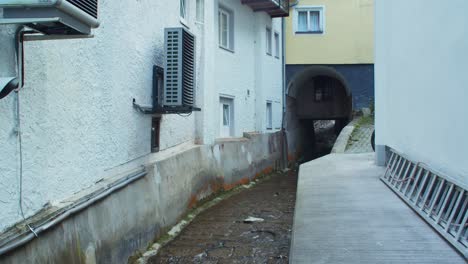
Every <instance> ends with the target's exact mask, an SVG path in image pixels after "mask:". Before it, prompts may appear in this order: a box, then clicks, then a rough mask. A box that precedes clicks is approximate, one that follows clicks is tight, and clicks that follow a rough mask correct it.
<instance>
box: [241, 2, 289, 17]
mask: <svg viewBox="0 0 468 264" xmlns="http://www.w3.org/2000/svg"><path fill="white" fill-rule="evenodd" d="M241 2H242V4H244V5H248V6H250V8H252V9H253V10H254V11H255V12H267V13H268V14H269V15H270V16H271V17H287V16H289V0H241Z"/></svg>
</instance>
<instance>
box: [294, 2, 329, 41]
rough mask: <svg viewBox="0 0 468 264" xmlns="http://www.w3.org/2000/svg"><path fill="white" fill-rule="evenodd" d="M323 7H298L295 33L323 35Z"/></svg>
mask: <svg viewBox="0 0 468 264" xmlns="http://www.w3.org/2000/svg"><path fill="white" fill-rule="evenodd" d="M324 21H325V19H324V12H323V7H297V8H296V9H295V27H296V28H295V32H296V33H310V34H322V33H323V32H324Z"/></svg>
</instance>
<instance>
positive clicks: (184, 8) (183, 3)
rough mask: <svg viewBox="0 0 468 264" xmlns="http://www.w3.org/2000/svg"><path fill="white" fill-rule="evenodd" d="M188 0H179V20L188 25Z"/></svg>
mask: <svg viewBox="0 0 468 264" xmlns="http://www.w3.org/2000/svg"><path fill="white" fill-rule="evenodd" d="M189 2H190V0H179V9H180V13H179V16H180V22H181V23H182V24H183V25H185V26H187V27H188V10H189V8H188V5H189Z"/></svg>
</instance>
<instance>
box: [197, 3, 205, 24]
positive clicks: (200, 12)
mask: <svg viewBox="0 0 468 264" xmlns="http://www.w3.org/2000/svg"><path fill="white" fill-rule="evenodd" d="M204 21H205V0H197V22H199V23H203V22H204Z"/></svg>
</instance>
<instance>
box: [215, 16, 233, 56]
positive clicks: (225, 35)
mask: <svg viewBox="0 0 468 264" xmlns="http://www.w3.org/2000/svg"><path fill="white" fill-rule="evenodd" d="M218 35H219V36H218V38H219V46H220V47H221V48H223V49H227V50H230V51H233V50H234V14H233V13H232V11H229V10H227V9H224V8H221V7H220V8H219V10H218Z"/></svg>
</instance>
